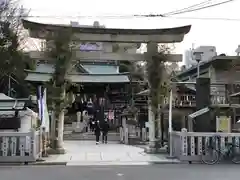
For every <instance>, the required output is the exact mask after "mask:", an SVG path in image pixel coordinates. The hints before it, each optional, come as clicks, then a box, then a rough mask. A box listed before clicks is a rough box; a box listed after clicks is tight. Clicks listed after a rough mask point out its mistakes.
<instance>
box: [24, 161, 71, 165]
mask: <svg viewBox="0 0 240 180" xmlns="http://www.w3.org/2000/svg"><path fill="white" fill-rule="evenodd" d="M28 165H31V166H45V165H48V166H66V165H67V162H37V163H29V164H28Z"/></svg>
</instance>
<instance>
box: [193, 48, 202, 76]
mask: <svg viewBox="0 0 240 180" xmlns="http://www.w3.org/2000/svg"><path fill="white" fill-rule="evenodd" d="M202 54H203V52H194V53H193V55H194V59H195V60H196V61H197V77H199V75H200V61H201V60H202Z"/></svg>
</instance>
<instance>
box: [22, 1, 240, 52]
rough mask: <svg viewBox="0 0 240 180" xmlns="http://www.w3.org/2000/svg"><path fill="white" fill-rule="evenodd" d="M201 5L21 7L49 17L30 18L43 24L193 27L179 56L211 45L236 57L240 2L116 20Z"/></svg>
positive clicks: (46, 3) (88, 3)
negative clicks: (225, 19)
mask: <svg viewBox="0 0 240 180" xmlns="http://www.w3.org/2000/svg"><path fill="white" fill-rule="evenodd" d="M202 1H204V0H167V1H164V0H147V1H140V0H121V1H119V0H118V1H113V0H87V1H85V0H68V1H63V0H41V1H39V0H38V1H37V0H22V3H23V6H24V7H25V8H27V9H30V15H32V16H48V17H47V18H40V17H31V18H29V20H32V21H37V22H43V23H53V24H54V23H56V24H69V23H70V21H71V20H72V21H78V22H79V24H83V25H84V24H86V25H92V24H93V21H96V20H97V21H99V22H100V24H103V25H105V26H106V27H107V28H108V27H109V28H126V29H127V28H128V29H131V28H132V29H136V28H142V29H145V28H146V29H151V28H169V27H177V26H183V25H192V28H191V31H190V32H189V34H187V35H186V36H185V39H184V41H183V42H182V43H180V44H177V45H176V51H177V53H184V50H187V49H189V48H191V47H192V45H194V47H198V46H200V45H208V46H216V48H217V52H218V54H221V53H226V54H227V55H235V54H236V53H235V50H236V48H237V46H238V45H240V11H239V7H240V0H235V1H233V2H229V3H227V4H223V5H220V6H216V7H212V8H208V9H204V10H201V11H196V12H192V13H185V14H182V15H176V16H173V17H171V18H134V17H130V16H127V17H124V18H123V17H122V18H116V16H124V15H132V14H150V13H152V14H163V13H167V12H170V11H174V10H178V9H182V8H185V7H188V6H191V5H193V4H197V3H200V2H202ZM219 1H223V0H214V2H219ZM56 16H58V17H56ZM93 16H94V17H93ZM100 16H101V17H100ZM102 16H109V17H107V18H106V17H102ZM112 16H115V17H112ZM186 17H187V18H186ZM199 17H201V18H230V19H231V18H232V19H233V18H234V19H239V21H220V20H199V19H194V18H199Z"/></svg>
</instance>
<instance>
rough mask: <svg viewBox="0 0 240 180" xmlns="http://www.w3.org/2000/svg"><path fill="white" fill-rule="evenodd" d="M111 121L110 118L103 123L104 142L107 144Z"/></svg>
mask: <svg viewBox="0 0 240 180" xmlns="http://www.w3.org/2000/svg"><path fill="white" fill-rule="evenodd" d="M109 128H110V126H109V123H108V120H107V119H105V121H104V122H103V123H102V127H101V129H102V143H105V144H107V135H108V131H109Z"/></svg>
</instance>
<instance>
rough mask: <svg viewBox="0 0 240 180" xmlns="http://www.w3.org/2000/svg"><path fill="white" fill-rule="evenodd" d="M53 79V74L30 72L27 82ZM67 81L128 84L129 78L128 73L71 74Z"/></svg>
mask: <svg viewBox="0 0 240 180" xmlns="http://www.w3.org/2000/svg"><path fill="white" fill-rule="evenodd" d="M51 78H52V73H39V72H30V73H29V74H28V75H27V77H26V79H25V80H26V81H34V82H47V81H49V80H50V79H51ZM66 79H68V80H70V81H71V82H73V83H128V82H129V78H128V74H126V73H118V74H81V73H78V74H69V75H67V77H66Z"/></svg>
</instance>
